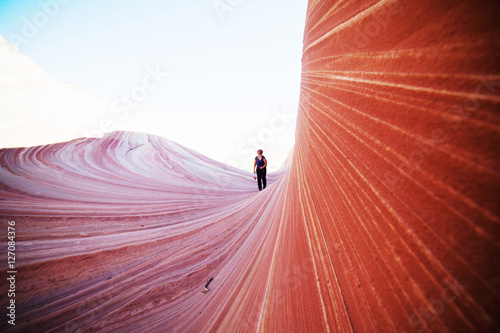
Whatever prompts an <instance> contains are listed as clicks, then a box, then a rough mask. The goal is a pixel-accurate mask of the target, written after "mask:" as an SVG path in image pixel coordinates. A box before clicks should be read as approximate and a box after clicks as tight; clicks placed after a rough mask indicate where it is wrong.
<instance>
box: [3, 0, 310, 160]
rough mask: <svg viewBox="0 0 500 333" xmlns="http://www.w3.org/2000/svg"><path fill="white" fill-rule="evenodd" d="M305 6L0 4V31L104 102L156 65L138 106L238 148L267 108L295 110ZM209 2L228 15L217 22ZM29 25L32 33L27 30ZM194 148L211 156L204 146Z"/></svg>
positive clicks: (230, 0) (234, 0) (108, 0)
mask: <svg viewBox="0 0 500 333" xmlns="http://www.w3.org/2000/svg"><path fill="white" fill-rule="evenodd" d="M306 3H307V1H306V0H286V1H285V0H240V1H238V0H215V1H214V0H176V1H174V0H169V1H152V0H142V1H130V0H128V1H123V0H122V1H118V0H99V1H97V0H88V1H77V0H72V1H71V0H69V1H68V0H65V1H63V0H59V1H58V0H45V1H44V0H41V1H38V0H37V1H31V0H26V1H2V0H0V35H1V36H3V37H4V38H5V39H7V41H9V42H10V43H12V44H14V45H16V44H17V45H16V46H17V47H18V48H19V50H20V51H21V52H22V53H24V54H26V55H27V56H29V57H30V58H32V59H33V60H35V61H36V62H37V63H38V64H40V65H41V66H42V67H43V69H44V70H45V71H46V72H47V73H49V74H50V75H52V76H54V77H56V78H57V79H59V80H62V81H69V82H75V83H77V84H79V85H82V86H84V87H86V88H87V89H89V90H90V91H92V92H94V93H96V94H97V95H99V96H102V97H104V98H107V99H109V100H114V99H117V98H120V96H121V95H122V94H124V93H130V91H131V89H132V88H133V87H134V86H136V85H138V84H140V83H141V81H142V79H143V78H144V75H145V74H146V70H145V68H146V67H149V68H155V67H158V68H161V70H162V71H165V72H168V73H169V77H168V78H167V79H165V80H164V82H162V83H161V84H160V85H159V86H158V87H157V88H155V89H154V90H152V91H150V92H149V93H148V95H147V98H145V99H144V100H143V101H141V102H140V108H142V109H155V110H161V111H162V112H165V113H166V114H168V116H169V117H170V118H172V119H175V120H177V121H180V122H183V123H186V124H189V125H193V126H195V127H200V128H207V129H209V130H214V131H220V132H221V133H224V134H227V135H228V136H230V137H231V138H232V139H234V140H236V141H240V142H242V141H243V142H246V141H248V137H249V136H253V135H257V134H258V132H259V131H260V130H261V128H262V127H266V126H268V127H269V122H270V119H271V117H272V115H273V111H272V110H273V109H284V108H286V109H287V110H288V111H287V112H293V113H295V114H296V112H297V105H298V95H299V85H300V70H301V63H300V60H301V55H302V38H303V30H304V22H305V12H306ZM215 4H219V5H220V6H221V7H219V8H224V5H225V8H230V10H228V11H226V12H224V14H223V15H222V17H221V15H220V13H218V12H217V10H216V8H215ZM231 4H232V5H231ZM40 13H42V14H40ZM43 13H45V18H46V17H49V20H48V21H47V22H44V14H43ZM37 15H38V16H37ZM37 20H38V21H37ZM26 22H28V23H26ZM30 23H31V24H34V25H35V27H36V26H38V28H37V31H35V32H33V31H32V30H31V31H30V30H29V28H26V25H27V24H28V25H29V24H30ZM27 31H28V32H29V34H28V37H29V38H25V37H26V36H27V34H26V32H27ZM18 36H20V37H22V38H25V39H24V40H23V43H19V42H18V41H16V39H15V38H16V37H18ZM294 125H295V124H294V122H293V124H288V125H287V126H286V128H285V129H283V130H280V132H279V133H275V135H274V137H275V139H274V140H272V142H268V141H269V140H267V141H266V144H268V145H269V146H270V147H267V148H268V149H267V151H276V152H277V151H281V152H282V153H279V154H278V155H280V156H279V160H280V163H281V162H282V160H283V158H284V156H286V154H287V153H288V151H289V150H290V149H291V147H292V145H293V140H294V129H295V128H294ZM163 136H164V137H166V138H169V135H168V133H165V134H164V135H163ZM179 143H181V144H182V143H183V142H179ZM236 145H237V143H236ZM188 146H189V145H188ZM240 146H241V144H240ZM260 146H262V144H261V145H259V147H260ZM264 146H265V145H264ZM271 146H273V147H271ZM221 147H224V145H221ZM259 147H257V146H256V147H255V148H256V149H257V148H259ZM197 148H198V149H197V150H199V151H200V152H201V153H205V154H207V155H208V156H211V155H212V156H211V157H214V155H213V154H211V150H210V149H209V148H208V147H207V150H206V151H203V148H200V147H197ZM263 148H264V149H265V151H266V147H263ZM224 149H228V150H230V149H229V148H224ZM240 150H241V149H240ZM228 154H229V155H231V154H235V152H231V151H228ZM276 154H277V153H276ZM252 158H253V156H251V157H250V159H252ZM278 167H279V165H278Z"/></svg>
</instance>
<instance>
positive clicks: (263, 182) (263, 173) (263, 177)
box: [262, 168, 267, 188]
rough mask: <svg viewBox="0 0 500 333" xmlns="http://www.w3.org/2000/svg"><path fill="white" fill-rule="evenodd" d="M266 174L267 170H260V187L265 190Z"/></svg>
mask: <svg viewBox="0 0 500 333" xmlns="http://www.w3.org/2000/svg"><path fill="white" fill-rule="evenodd" d="M266 173H267V168H264V169H262V185H264V186H263V188H266Z"/></svg>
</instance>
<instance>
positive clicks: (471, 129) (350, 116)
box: [264, 0, 500, 332]
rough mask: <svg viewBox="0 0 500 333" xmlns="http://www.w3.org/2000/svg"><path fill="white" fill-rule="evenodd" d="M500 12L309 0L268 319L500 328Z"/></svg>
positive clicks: (310, 326) (375, 326) (379, 327)
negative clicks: (278, 303) (293, 139)
mask: <svg viewBox="0 0 500 333" xmlns="http://www.w3.org/2000/svg"><path fill="white" fill-rule="evenodd" d="M499 12H500V5H499V2H498V1H459V2H457V1H409V0H403V1H310V2H309V6H308V12H307V22H306V29H305V36H304V55H303V59H302V63H303V73H302V87H301V96H300V97H301V99H300V110H299V116H298V121H297V132H296V146H295V151H294V163H293V164H292V168H291V172H290V175H289V183H288V189H287V201H286V204H285V210H284V217H283V219H284V221H285V222H284V227H283V229H282V230H281V233H280V236H279V238H278V241H279V244H278V245H277V248H278V252H279V253H278V254H277V255H276V263H275V264H274V267H276V269H275V270H274V272H273V275H272V281H273V287H272V288H270V289H271V290H274V295H269V296H268V306H267V311H266V317H265V318H266V321H265V326H264V327H265V328H266V331H267V330H269V331H275V330H280V331H292V330H296V331H303V332H304V331H308V332H312V331H315V332H319V331H328V330H330V331H341V332H345V331H352V330H354V331H357V332H373V331H382V332H391V331H408V332H414V331H420V332H422V331H425V330H426V329H428V330H429V331H440V332H443V331H450V332H459V331H475V330H477V331H483V332H485V331H498V330H499V329H500V327H499V322H498V320H499V316H498V313H499V310H500V309H499V304H500V302H499V300H500V299H499V291H500V279H499V277H498V274H499V266H498V260H499V258H500V256H499V245H500V243H499V236H500V235H499V228H498V223H499V222H500V211H499V208H498V201H499V199H498V195H499V184H500V177H499V176H500V175H499V171H498V166H499V164H498V162H499V142H500V127H499V125H500V124H499V123H500V115H499V113H498V112H499V102H500V76H499V61H500V57H499V55H500V39H499V36H500V29H499V28H500V24H499V21H498V13H499ZM310 261H312V265H309V264H308V262H310ZM284 267H287V268H284ZM306 267H307V268H306ZM294 270H295V272H296V273H295V274H292V275H291V278H290V276H289V278H287V276H286V274H287V273H288V274H289V272H290V271H291V272H294ZM295 285H299V287H297V288H296V289H293V287H294V286H295ZM462 286H463V287H462ZM461 288H464V289H461ZM282 298H285V299H286V301H287V302H286V304H287V306H273V302H274V301H275V300H276V299H282Z"/></svg>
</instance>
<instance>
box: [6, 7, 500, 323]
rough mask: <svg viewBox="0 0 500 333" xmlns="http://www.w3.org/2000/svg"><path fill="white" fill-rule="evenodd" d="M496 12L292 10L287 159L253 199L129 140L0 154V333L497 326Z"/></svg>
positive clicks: (245, 178) (155, 147) (213, 169)
mask: <svg viewBox="0 0 500 333" xmlns="http://www.w3.org/2000/svg"><path fill="white" fill-rule="evenodd" d="M499 12H500V5H499V2H498V1H468V0H466V1H460V2H453V1H410V0H401V1H390V0H389V1H367V0H365V1H312V0H311V1H310V3H309V6H308V13H307V22H306V29H305V35H304V57H303V74H302V87H301V96H300V97H301V98H300V105H299V114H298V119H297V132H296V144H295V148H294V151H293V155H292V156H290V159H289V161H288V163H287V165H286V166H285V167H284V168H283V169H282V171H280V172H277V173H275V174H274V175H273V174H271V175H269V176H268V184H269V185H268V188H266V189H265V190H264V191H262V192H259V191H257V185H256V184H255V182H254V181H253V180H252V179H251V174H250V173H246V172H243V171H240V170H235V169H232V168H230V167H228V166H226V165H223V164H221V163H218V162H215V161H213V160H210V159H208V158H206V157H204V156H202V155H200V154H197V153H196V152H193V151H191V150H189V149H187V148H184V147H182V146H179V145H177V144H175V143H173V142H171V141H168V140H166V139H162V138H158V137H155V136H152V135H146V134H140V133H127V132H115V133H111V134H109V135H107V136H106V137H105V138H102V139H78V140H73V141H70V142H67V143H61V144H55V145H48V146H43V147H31V148H19V149H3V150H1V151H0V161H1V169H0V180H1V183H0V185H1V187H0V198H1V200H0V212H1V213H0V223H1V226H2V228H3V230H6V229H7V221H9V220H15V221H16V228H17V231H16V232H17V234H16V244H17V245H16V255H17V261H16V265H17V266H16V268H17V271H18V273H17V276H16V281H17V282H16V288H17V292H16V306H17V307H16V309H17V314H16V315H17V317H16V326H11V325H8V324H7V319H8V318H7V319H5V320H0V325H1V329H2V330H3V329H4V328H8V329H11V330H12V331H19V332H26V331H63V332H64V331H65V332H74V331H78V330H79V331H102V332H111V331H118V332H139V331H140V332H208V331H220V332H253V331H260V332H329V331H331V332H353V331H356V332H376V331H380V332H426V331H435V332H445V331H449V332H464V331H465V332H469V331H481V332H493V331H499V330H500V323H499V316H498V313H499V312H500V309H499V307H500V306H499V304H500V297H499V291H500V279H499V277H498V276H499V273H500V272H499V266H498V259H499V257H500V256H499V254H500V242H499V236H500V235H499V230H500V229H499V227H498V224H499V222H500V211H499V208H498V196H499V184H500V174H499V171H498V163H499V146H498V142H500V115H499V113H498V110H499V103H500V75H499V63H500V57H499V54H500V45H499V44H500V38H499V36H500V25H499V24H498V22H497V21H498V13H499ZM267 157H268V158H269V159H271V157H270V156H267ZM252 158H253V156H250V157H249V160H250V163H249V168H250V165H251V163H252V162H253V161H252ZM3 239H4V238H2V240H3ZM4 245H5V243H2V248H1V249H0V250H1V251H4V252H2V253H4V254H6V253H5V252H6V248H7V247H6V246H4ZM5 257H6V256H4V258H5ZM5 264H6V262H5V261H4V262H2V264H1V265H2V266H1V267H2V269H4V268H5V266H4V265H5ZM210 278H213V280H212V281H211V282H210V284H209V285H208V287H207V289H208V292H206V293H203V292H202V291H203V290H204V289H203V287H204V286H205V284H206V283H207V281H208V280H209V279H210ZM0 287H1V290H5V291H6V290H7V289H8V287H9V286H8V284H7V281H6V280H5V279H3V280H2V281H1V282H0ZM0 300H1V303H2V304H7V301H8V300H7V293H6V292H3V291H2V294H1V295H0ZM2 316H4V314H2ZM4 318H5V317H4Z"/></svg>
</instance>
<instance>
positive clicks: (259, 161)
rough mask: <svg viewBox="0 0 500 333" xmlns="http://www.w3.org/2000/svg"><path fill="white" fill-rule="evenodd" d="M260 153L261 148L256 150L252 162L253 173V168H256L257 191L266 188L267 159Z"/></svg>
mask: <svg viewBox="0 0 500 333" xmlns="http://www.w3.org/2000/svg"><path fill="white" fill-rule="evenodd" d="M262 153H263V151H262V149H259V150H257V156H255V161H254V163H253V173H255V170H256V169H255V168H257V184H258V185H259V191H262V189H263V188H266V166H267V160H266V158H265V157H264V155H262ZM262 185H264V187H262Z"/></svg>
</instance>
